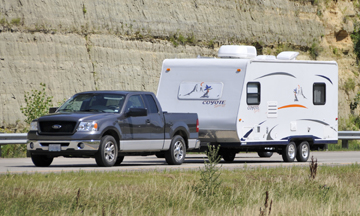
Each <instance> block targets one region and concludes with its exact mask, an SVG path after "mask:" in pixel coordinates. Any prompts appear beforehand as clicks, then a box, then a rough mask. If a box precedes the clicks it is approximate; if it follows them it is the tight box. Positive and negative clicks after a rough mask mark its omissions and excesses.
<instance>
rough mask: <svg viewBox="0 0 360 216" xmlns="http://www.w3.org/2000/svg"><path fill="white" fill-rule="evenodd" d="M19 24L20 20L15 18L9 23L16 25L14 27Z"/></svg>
mask: <svg viewBox="0 0 360 216" xmlns="http://www.w3.org/2000/svg"><path fill="white" fill-rule="evenodd" d="M20 22H21V19H20V18H15V19H12V20H11V21H10V23H11V25H16V26H18V25H20Z"/></svg>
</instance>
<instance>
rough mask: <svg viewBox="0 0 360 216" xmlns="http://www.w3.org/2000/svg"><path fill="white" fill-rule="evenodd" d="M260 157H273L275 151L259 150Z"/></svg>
mask: <svg viewBox="0 0 360 216" xmlns="http://www.w3.org/2000/svg"><path fill="white" fill-rule="evenodd" d="M258 155H259V157H267V158H269V157H271V156H272V155H273V152H258Z"/></svg>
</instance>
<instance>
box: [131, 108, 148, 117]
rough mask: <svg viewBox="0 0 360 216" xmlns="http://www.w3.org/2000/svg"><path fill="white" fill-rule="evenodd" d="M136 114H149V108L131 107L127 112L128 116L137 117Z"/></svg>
mask: <svg viewBox="0 0 360 216" xmlns="http://www.w3.org/2000/svg"><path fill="white" fill-rule="evenodd" d="M136 116H147V109H145V108H130V109H129V111H127V112H126V117H136Z"/></svg>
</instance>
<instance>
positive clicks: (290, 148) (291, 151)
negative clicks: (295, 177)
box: [282, 142, 296, 162]
mask: <svg viewBox="0 0 360 216" xmlns="http://www.w3.org/2000/svg"><path fill="white" fill-rule="evenodd" d="M295 157H296V144H295V143H294V142H290V143H289V144H287V145H286V146H285V148H283V149H282V158H283V160H284V161H285V162H293V161H294V160H295Z"/></svg>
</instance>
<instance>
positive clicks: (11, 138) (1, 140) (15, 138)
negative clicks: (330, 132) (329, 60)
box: [0, 131, 360, 157]
mask: <svg viewBox="0 0 360 216" xmlns="http://www.w3.org/2000/svg"><path fill="white" fill-rule="evenodd" d="M338 139H339V140H342V141H341V144H342V147H343V148H349V140H360V131H339V132H338ZM26 143H27V133H0V146H1V145H8V144H26ZM0 157H1V148H0Z"/></svg>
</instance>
